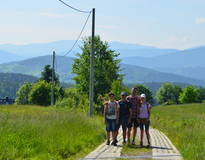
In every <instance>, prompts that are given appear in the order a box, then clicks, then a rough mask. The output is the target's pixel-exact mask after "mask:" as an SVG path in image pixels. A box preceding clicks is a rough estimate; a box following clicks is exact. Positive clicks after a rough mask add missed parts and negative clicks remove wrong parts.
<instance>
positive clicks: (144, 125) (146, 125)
mask: <svg viewBox="0 0 205 160" xmlns="http://www.w3.org/2000/svg"><path fill="white" fill-rule="evenodd" d="M139 122H140V130H144V128H145V131H148V130H149V126H150V120H142V119H140V120H139Z"/></svg>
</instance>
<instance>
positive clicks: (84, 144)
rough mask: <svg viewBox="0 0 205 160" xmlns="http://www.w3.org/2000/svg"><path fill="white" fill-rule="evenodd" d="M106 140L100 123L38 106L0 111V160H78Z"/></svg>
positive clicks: (67, 112)
mask: <svg viewBox="0 0 205 160" xmlns="http://www.w3.org/2000/svg"><path fill="white" fill-rule="evenodd" d="M104 138H105V135H104V130H103V123H102V119H101V118H99V117H93V118H89V117H87V116H86V115H85V114H83V113H79V112H75V111H66V110H60V109H55V108H51V107H48V108H44V107H37V106H1V107H0V142H1V143H0V159H1V160H3V159H32V160H41V159H42V160H45V159H53V160H61V159H69V160H72V159H79V158H80V157H82V156H84V155H85V154H86V153H88V152H90V151H91V150H92V149H93V148H94V147H95V146H96V145H98V144H100V143H101V142H102V141H103V140H104Z"/></svg>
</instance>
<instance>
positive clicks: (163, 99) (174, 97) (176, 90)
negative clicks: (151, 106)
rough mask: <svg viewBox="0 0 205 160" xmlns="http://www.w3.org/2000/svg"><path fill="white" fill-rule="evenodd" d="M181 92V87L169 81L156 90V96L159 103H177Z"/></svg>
mask: <svg viewBox="0 0 205 160" xmlns="http://www.w3.org/2000/svg"><path fill="white" fill-rule="evenodd" d="M181 92H182V89H181V87H179V86H176V85H172V84H171V83H163V84H162V86H161V88H159V90H158V91H157V95H156V98H157V101H158V102H159V103H160V104H169V103H170V102H171V104H178V103H179V96H180V93H181Z"/></svg>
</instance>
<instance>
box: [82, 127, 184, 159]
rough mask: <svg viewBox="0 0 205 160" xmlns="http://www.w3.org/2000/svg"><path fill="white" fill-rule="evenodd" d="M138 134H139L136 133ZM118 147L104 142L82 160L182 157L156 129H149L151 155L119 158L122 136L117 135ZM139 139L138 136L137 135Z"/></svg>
mask: <svg viewBox="0 0 205 160" xmlns="http://www.w3.org/2000/svg"><path fill="white" fill-rule="evenodd" d="M138 133H139V132H138ZM119 135H120V136H118V140H119V142H118V146H117V147H115V146H111V145H109V146H108V145H106V142H104V143H103V144H101V145H100V146H99V147H98V148H97V149H95V150H94V151H93V152H91V153H90V154H88V155H87V156H86V157H85V158H82V160H115V159H116V158H121V159H147V158H149V159H158V160H161V159H164V160H181V159H182V157H181V155H180V153H179V151H178V150H177V149H176V147H175V146H174V145H173V144H172V143H171V141H170V140H169V138H168V137H167V136H166V135H165V134H163V133H162V132H160V131H158V130H157V129H153V128H151V129H150V135H151V147H152V155H144V156H121V150H122V134H121V132H120V133H119ZM138 137H139V134H138ZM144 145H146V142H145V144H144Z"/></svg>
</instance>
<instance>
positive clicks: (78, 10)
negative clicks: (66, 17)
mask: <svg viewBox="0 0 205 160" xmlns="http://www.w3.org/2000/svg"><path fill="white" fill-rule="evenodd" d="M58 1H60V2H61V3H63V4H64V5H66V6H67V7H70V8H71V9H73V10H75V11H77V12H81V13H90V12H91V11H83V10H80V9H78V8H75V7H72V6H71V5H69V4H67V3H65V2H64V1H62V0H58Z"/></svg>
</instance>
